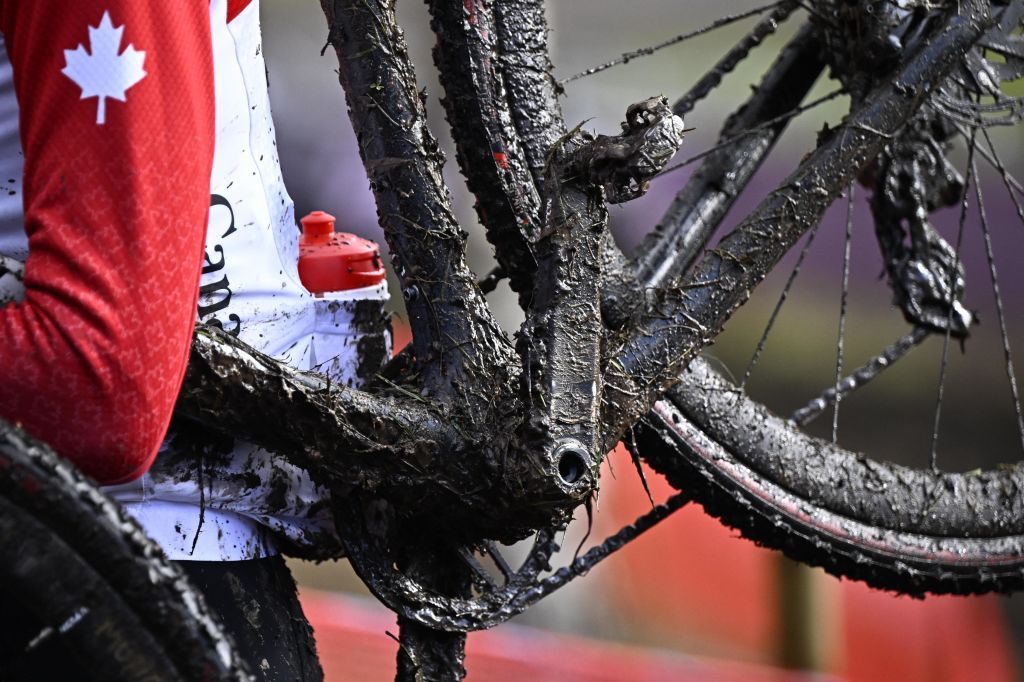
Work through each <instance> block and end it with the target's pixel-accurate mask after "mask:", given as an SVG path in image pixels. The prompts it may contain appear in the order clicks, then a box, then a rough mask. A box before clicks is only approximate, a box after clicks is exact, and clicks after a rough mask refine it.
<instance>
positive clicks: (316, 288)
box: [299, 211, 386, 295]
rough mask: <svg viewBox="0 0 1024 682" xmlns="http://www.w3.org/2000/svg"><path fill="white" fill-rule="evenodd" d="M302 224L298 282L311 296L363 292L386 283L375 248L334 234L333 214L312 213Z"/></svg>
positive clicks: (343, 235) (343, 233)
mask: <svg viewBox="0 0 1024 682" xmlns="http://www.w3.org/2000/svg"><path fill="white" fill-rule="evenodd" d="M299 222H301V223H302V236H301V237H299V279H301V280H302V285H303V286H304V287H306V288H307V289H308V290H309V291H310V292H311V293H313V294H317V295H322V294H324V293H327V292H328V291H346V290H349V289H361V288H362V287H368V286H372V285H374V284H380V283H381V282H383V281H384V279H385V278H386V275H385V273H384V263H383V262H382V261H381V258H380V249H379V248H377V245H376V244H374V243H373V242H371V241H369V240H367V239H363V238H362V237H357V236H355V235H354V234H349V233H347V232H335V231H334V216H332V215H331V214H330V213H324V212H323V211H313V212H312V213H310V214H309V215H307V216H306V217H304V218H303V219H302V220H300V221H299Z"/></svg>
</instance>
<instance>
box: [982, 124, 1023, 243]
mask: <svg viewBox="0 0 1024 682" xmlns="http://www.w3.org/2000/svg"><path fill="white" fill-rule="evenodd" d="M981 134H982V135H984V136H985V143H986V144H988V148H989V150H990V151H991V154H992V158H989V157H987V156H986V157H985V159H986V160H987V161H988V162H989V163H990V164H991V165H992V166H994V167H995V169H996V170H998V171H999V175H1000V176H1001V177H1002V179H1003V185H1005V186H1006V192H1007V193H1008V194H1009V195H1010V201H1012V202H1013V208H1014V209H1015V210H1016V211H1017V217H1018V218H1020V222H1021V225H1022V226H1024V208H1022V207H1021V204H1020V198H1019V197H1018V196H1017V195H1016V193H1014V191H1013V188H1014V187H1016V188H1017V191H1018V192H1024V187H1021V185H1020V183H1019V182H1017V180H1016V179H1015V178H1014V177H1013V176H1012V175H1010V173H1009V171H1007V170H1006V166H1005V165H1003V160H1002V159H1000V158H999V154H997V153H996V148H995V145H993V144H992V138H990V137H989V134H988V131H987V130H985V129H984V128H982V129H981ZM978 150H979V151H983V150H984V149H983V148H982V147H979V148H978ZM982 156H984V154H982Z"/></svg>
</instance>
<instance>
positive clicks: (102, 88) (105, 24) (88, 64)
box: [61, 12, 146, 125]
mask: <svg viewBox="0 0 1024 682" xmlns="http://www.w3.org/2000/svg"><path fill="white" fill-rule="evenodd" d="M123 35H124V26H116V27H115V26H114V24H113V22H112V21H111V20H110V12H104V13H103V18H102V19H100V25H99V26H90V27H89V47H90V48H92V54H90V53H89V52H88V51H86V49H85V46H83V45H79V46H78V47H77V48H76V49H74V50H64V61H65V62H66V63H67V65H66V66H65V67H64V68H63V69H62V70H61V73H63V74H64V75H65V76H67V77H68V78H70V79H71V80H73V81H74V82H75V83H76V84H77V85H78V87H80V88H82V99H86V98H87V97H98V98H99V104H98V106H97V109H96V123H98V124H99V125H103V124H104V123H105V122H106V120H107V98H108V97H110V98H113V99H116V100H118V101H120V102H123V101H125V92H126V91H127V90H128V88H130V87H132V86H133V85H135V84H136V83H138V82H139V81H140V80H142V79H143V78H144V77H145V76H146V71H145V69H143V68H142V63H143V62H144V61H145V60H146V53H145V52H143V51H140V50H136V49H135V46H134V45H131V44H129V45H128V47H126V48H125V49H124V52H122V53H121V54H118V50H120V49H121V38H122V36H123Z"/></svg>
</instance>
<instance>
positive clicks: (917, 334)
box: [789, 327, 931, 426]
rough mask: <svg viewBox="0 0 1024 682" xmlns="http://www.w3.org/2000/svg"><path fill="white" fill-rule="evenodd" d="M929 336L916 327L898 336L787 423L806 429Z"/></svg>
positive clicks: (801, 409) (796, 411)
mask: <svg viewBox="0 0 1024 682" xmlns="http://www.w3.org/2000/svg"><path fill="white" fill-rule="evenodd" d="M930 334H931V332H929V331H928V330H927V329H925V328H924V327H918V328H916V329H915V330H914V331H912V332H910V333H909V334H906V335H904V336H902V337H900V338H899V339H897V340H896V341H895V342H894V343H893V344H892V345H890V346H888V347H887V348H886V349H885V350H883V351H882V352H881V353H879V354H878V355H876V356H875V357H873V358H871V359H870V360H868V361H867V362H866V363H864V364H863V365H861V366H860V367H858V368H857V369H856V370H855V371H854V372H853V374H850V375H849V376H847V377H845V378H843V379H842V381H839V382H837V383H836V385H835V386H833V387H831V388H829V389H827V390H825V391H823V392H822V393H821V395H819V396H818V397H817V398H814V399H813V400H811V401H810V402H808V403H807V404H806V405H804V406H803V407H801V408H800V409H798V410H795V411H794V412H793V414H791V415H790V417H789V421H791V422H793V423H794V424H795V425H797V426H805V425H807V424H809V423H811V422H812V421H813V420H814V419H815V418H816V417H817V416H818V415H820V414H821V413H822V412H824V411H825V409H826V408H828V406H829V405H832V404H833V403H835V401H836V397H837V396H841V397H843V398H845V397H846V396H848V395H850V394H851V393H853V392H854V391H856V390H857V389H859V388H862V387H863V386H866V385H867V384H869V383H870V382H871V381H872V380H874V379H875V378H877V377H878V376H879V375H880V374H881V373H882V372H884V371H885V370H886V369H888V368H890V367H892V366H893V365H894V364H896V362H898V361H899V360H901V359H903V358H904V357H905V356H906V355H907V353H909V352H910V351H911V350H912V349H913V348H914V347H916V346H917V345H919V344H920V343H921V342H922V341H924V340H925V339H927V338H928V336H929V335H930Z"/></svg>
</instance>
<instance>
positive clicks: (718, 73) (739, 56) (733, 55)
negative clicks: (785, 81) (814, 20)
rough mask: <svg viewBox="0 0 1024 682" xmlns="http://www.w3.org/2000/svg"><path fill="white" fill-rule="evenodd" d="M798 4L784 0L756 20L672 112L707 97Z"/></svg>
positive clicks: (682, 110)
mask: <svg viewBox="0 0 1024 682" xmlns="http://www.w3.org/2000/svg"><path fill="white" fill-rule="evenodd" d="M798 4H799V3H798V2H796V1H795V0H784V1H783V2H780V3H778V6H777V7H776V8H775V9H774V10H772V13H771V14H769V15H768V16H767V17H765V18H763V19H761V21H759V22H757V25H756V26H754V28H752V29H751V30H750V32H749V33H747V35H745V36H743V40H741V41H740V42H738V43H736V45H734V46H733V48H732V49H731V50H729V52H727V53H726V55H725V56H724V57H722V58H721V59H720V60H719V61H718V63H717V64H715V66H714V67H713V68H712V69H711V70H710V71H708V72H707V73H706V74H704V76H703V77H702V78H701V79H700V80H699V81H697V83H696V84H695V85H694V86H693V87H692V88H690V90H689V92H687V93H686V94H685V95H683V96H682V97H680V98H679V99H678V100H676V103H675V104H673V105H672V113H674V114H675V115H676V116H683V115H684V114H687V113H689V112H690V111H691V110H692V109H693V107H694V105H696V104H697V102H699V101H700V100H702V99H704V98H705V97H707V96H708V94H709V93H710V92H711V91H712V90H714V89H715V88H716V87H718V85H719V83H721V82H722V77H723V76H725V75H726V74H727V73H730V72H731V71H732V70H733V69H735V68H736V65H737V64H739V63H740V62H741V61H743V60H744V59H746V57H747V55H748V54H750V51H751V50H752V49H754V48H755V47H757V46H758V45H760V44H761V43H762V42H763V41H764V39H765V38H767V37H768V36H770V35H771V34H773V33H775V31H776V30H777V29H778V27H779V24H780V23H781V22H783V21H785V20H786V19H787V18H789V15H790V14H792V12H793V10H794V9H796V7H797V5H798Z"/></svg>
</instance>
